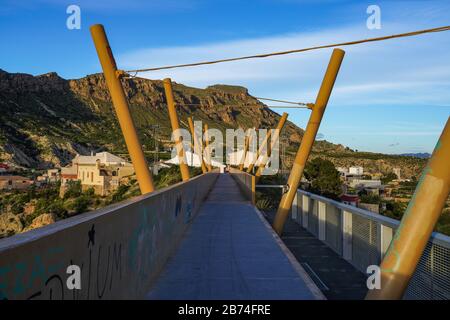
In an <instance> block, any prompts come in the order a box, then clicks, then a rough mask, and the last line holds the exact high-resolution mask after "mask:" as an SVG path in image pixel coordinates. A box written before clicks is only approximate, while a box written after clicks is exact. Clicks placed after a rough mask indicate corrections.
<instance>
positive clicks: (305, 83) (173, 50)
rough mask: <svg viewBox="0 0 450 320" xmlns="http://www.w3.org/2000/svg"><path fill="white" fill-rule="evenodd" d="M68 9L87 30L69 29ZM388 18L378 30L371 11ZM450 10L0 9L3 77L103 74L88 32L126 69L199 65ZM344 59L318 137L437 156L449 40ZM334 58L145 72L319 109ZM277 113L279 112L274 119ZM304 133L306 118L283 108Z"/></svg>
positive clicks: (271, 2) (310, 3) (164, 1)
mask: <svg viewBox="0 0 450 320" xmlns="http://www.w3.org/2000/svg"><path fill="white" fill-rule="evenodd" d="M69 4H77V5H79V6H80V8H81V30H69V29H67V28H66V19H67V17H68V14H67V13H66V8H67V6H68V5H69ZM371 4H376V5H378V6H379V7H380V8H381V23H382V28H381V30H368V29H367V27H366V20H367V17H368V14H367V13H366V9H367V7H368V6H369V5H371ZM449 17H450V1H432V0H428V1H395V0H390V1H351V0H348V1H345V0H342V1H339V0H260V1H251V0H248V1H243V0H240V1H235V0H226V1H225V0H223V1H222V0H185V1H182V0H179V1H175V0H152V1H140V0H129V1H119V0H110V1H103V0H100V1H88V0H82V1H74V0H71V1H64V0H34V1H31V0H22V1H12V0H2V1H0V37H1V39H2V48H1V50H0V62H1V63H0V68H1V69H4V70H6V71H8V72H24V73H31V74H35V75H36V74H41V73H46V72H49V71H56V72H57V73H58V74H60V75H61V76H62V77H64V78H79V77H83V76H85V75H87V74H90V73H94V72H99V71H100V66H99V63H98V60H97V56H96V54H95V49H94V47H93V44H92V41H91V38H90V34H89V26H90V25H92V24H94V23H102V24H104V25H105V28H106V30H107V33H108V36H109V40H110V43H111V46H112V49H113V52H114V54H115V56H116V60H117V62H118V65H119V68H123V69H131V68H135V67H146V66H159V65H166V64H173V63H185V62H195V61H198V60H205V59H217V58H224V57H233V56H240V55H248V54H256V53H264V52H271V51H278V50H288V49H295V48H302V47H305V46H309V45H319V44H327V43H332V42H340V41H348V40H355V39H360V38H366V37H376V36H380V35H389V34H394V33H400V32H407V31H413V30H416V29H422V28H431V27H437V26H443V25H450V18H449ZM344 49H345V50H346V52H347V54H346V57H345V60H344V63H343V65H342V68H341V73H340V74H339V77H338V81H337V83H336V86H335V90H334V92H333V95H332V97H331V100H330V103H329V107H328V109H327V111H326V114H325V117H324V120H323V122H322V126H321V129H320V133H321V134H322V135H323V136H324V138H325V139H326V140H328V141H331V142H334V143H341V144H343V145H347V146H349V147H351V148H353V149H358V150H365V151H375V152H384V153H404V152H431V151H432V149H433V147H434V145H435V143H436V141H437V139H438V137H439V134H440V132H441V130H442V128H443V126H444V124H445V122H446V121H447V119H448V117H449V114H450V63H449V53H448V52H449V51H450V32H447V33H437V34H431V35H424V36H419V37H416V38H408V39H400V40H391V41H386V42H382V43H372V44H364V45H360V46H353V47H347V48H344ZM330 53H331V50H322V51H315V52H308V53H304V54H296V55H290V56H281V57H275V58H270V59H258V60H252V61H242V62H232V63H225V64H219V65H213V66H204V67H194V68H187V69H177V70H167V71H161V72H153V73H147V74H143V75H142V76H145V77H148V78H151V79H161V78H164V77H171V78H172V79H173V80H174V81H177V82H180V83H184V84H187V85H191V86H196V87H206V86H208V85H212V84H216V83H225V84H236V85H242V86H245V87H247V88H249V91H250V93H251V94H253V95H255V96H263V97H269V98H278V99H288V100H294V101H302V102H313V101H314V99H315V95H316V93H317V90H318V88H319V85H320V82H321V79H322V76H323V73H324V70H325V68H326V64H327V62H328V59H329V56H330ZM276 111H277V112H280V113H281V112H283V111H284V110H281V109H276ZM286 111H287V112H288V113H289V114H290V116H289V119H290V120H291V121H293V122H295V123H296V124H298V125H299V126H301V127H304V126H305V124H306V122H307V119H308V116H309V113H308V111H306V110H293V109H287V110H286Z"/></svg>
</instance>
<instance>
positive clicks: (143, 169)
mask: <svg viewBox="0 0 450 320" xmlns="http://www.w3.org/2000/svg"><path fill="white" fill-rule="evenodd" d="M90 30H91V36H92V39H93V41H94V44H95V48H96V50H97V55H98V58H99V60H100V64H101V65H102V69H103V75H104V77H105V81H106V84H107V86H108V90H109V93H110V95H111V100H112V103H113V105H114V109H115V111H116V114H117V118H118V120H119V124H120V129H121V130H122V134H123V137H124V139H125V144H126V145H127V149H128V153H129V154H130V158H131V162H132V163H133V167H134V171H135V172H136V178H137V181H138V183H139V188H140V190H141V193H142V194H144V193H148V192H152V191H154V190H155V187H154V185H153V179H152V174H151V173H150V170H149V168H148V164H147V160H146V159H145V156H144V152H143V151H142V145H141V143H140V141H139V137H138V135H137V132H136V127H135V125H134V122H133V118H132V117H131V113H130V108H129V106H128V101H127V98H126V96H125V92H124V90H123V87H122V83H121V82H120V73H119V72H118V71H117V65H116V61H115V60H114V56H113V54H112V51H111V47H110V46H109V42H108V38H107V37H106V33H105V29H104V28H103V26H102V25H101V24H96V25H93V26H92V27H91V28H90Z"/></svg>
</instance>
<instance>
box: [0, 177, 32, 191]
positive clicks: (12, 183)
mask: <svg viewBox="0 0 450 320" xmlns="http://www.w3.org/2000/svg"><path fill="white" fill-rule="evenodd" d="M33 183H34V181H33V180H31V179H29V178H26V177H22V176H0V190H24V189H27V188H28V187H30V186H31V185H32V184H33Z"/></svg>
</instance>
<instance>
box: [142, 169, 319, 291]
mask: <svg viewBox="0 0 450 320" xmlns="http://www.w3.org/2000/svg"><path fill="white" fill-rule="evenodd" d="M147 298H148V299H180V300H185V299H186V300H191V299H323V298H324V297H323V295H322V293H321V292H320V290H319V289H318V288H317V286H316V285H315V284H314V283H313V282H312V281H311V279H310V278H309V276H308V275H307V273H305V271H304V270H303V268H302V267H301V266H300V264H299V263H298V262H297V261H296V260H295V258H294V257H293V256H292V254H291V253H290V252H289V250H287V248H286V247H285V246H284V244H283V243H282V242H281V240H280V239H279V238H278V237H277V236H276V235H275V233H274V232H273V231H272V229H271V228H270V226H269V225H268V223H267V222H266V221H265V219H264V218H263V217H262V215H261V213H260V212H259V211H258V210H257V209H256V208H255V207H254V206H253V205H252V204H251V203H250V202H248V201H246V199H245V198H244V196H243V195H242V193H241V192H240V190H239V188H238V186H237V184H236V182H235V181H234V179H233V178H232V177H231V176H230V175H229V174H221V175H220V176H219V178H218V180H217V182H216V184H215V186H214V187H213V189H212V190H211V192H210V194H209V196H208V198H207V199H206V201H205V202H204V204H203V205H202V207H201V208H200V211H199V214H198V216H197V217H196V218H195V220H194V222H193V224H192V226H191V227H190V229H189V230H188V231H187V232H186V234H185V235H184V239H183V241H182V243H181V244H180V247H179V248H178V250H177V251H176V252H175V254H174V256H173V257H172V258H171V259H170V260H169V261H168V263H167V265H166V267H165V269H164V271H163V272H162V274H161V275H160V277H159V278H158V280H157V281H156V283H155V285H154V286H153V288H152V290H151V291H150V292H149V293H148V294H147Z"/></svg>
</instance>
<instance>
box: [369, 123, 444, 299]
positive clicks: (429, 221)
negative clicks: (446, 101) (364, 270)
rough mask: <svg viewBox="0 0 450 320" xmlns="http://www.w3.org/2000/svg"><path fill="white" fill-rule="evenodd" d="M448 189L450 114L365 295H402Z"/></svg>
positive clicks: (380, 296)
mask: <svg viewBox="0 0 450 320" xmlns="http://www.w3.org/2000/svg"><path fill="white" fill-rule="evenodd" d="M449 192H450V118H449V119H448V120H447V124H446V125H445V128H444V131H443V132H442V134H441V137H440V138H439V141H438V143H437V144H436V147H435V149H434V151H433V155H432V156H431V158H430V160H429V161H428V164H427V166H426V167H425V169H424V170H423V172H422V176H421V178H420V180H419V183H418V184H417V187H416V190H415V192H414V195H413V197H412V198H411V201H410V202H409V205H408V208H407V209H406V211H405V213H404V215H403V217H402V220H401V222H400V225H399V227H398V228H397V230H396V232H395V235H394V237H393V239H392V241H391V244H390V246H389V249H388V251H387V252H386V254H385V256H384V259H383V261H382V263H381V265H380V269H381V288H380V289H373V290H370V291H369V292H368V294H367V296H366V299H368V300H378V299H382V300H398V299H402V297H403V294H404V293H405V291H406V288H407V287H408V283H409V280H410V279H411V277H412V276H413V274H414V271H415V269H416V267H417V264H418V263H419V260H420V257H421V256H422V254H423V251H424V250H425V247H426V245H427V243H428V240H429V239H430V236H431V233H432V232H433V229H434V226H435V224H436V222H437V221H438V219H439V216H440V215H441V213H442V209H443V207H444V205H445V201H446V200H447V198H448V195H449Z"/></svg>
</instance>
